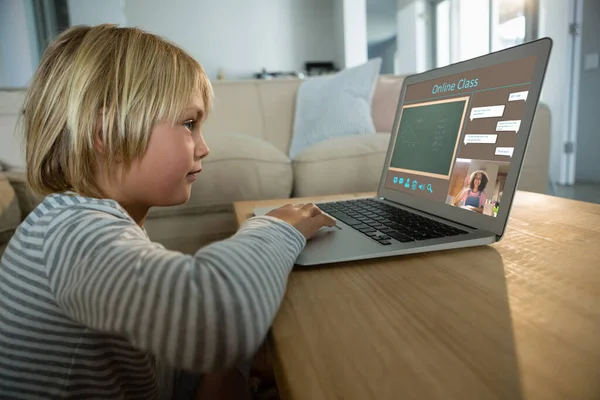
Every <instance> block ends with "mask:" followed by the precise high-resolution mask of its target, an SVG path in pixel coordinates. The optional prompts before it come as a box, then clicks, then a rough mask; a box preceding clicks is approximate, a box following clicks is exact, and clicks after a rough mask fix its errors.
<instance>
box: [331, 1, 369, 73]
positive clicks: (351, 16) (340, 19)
mask: <svg viewBox="0 0 600 400" xmlns="http://www.w3.org/2000/svg"><path fill="white" fill-rule="evenodd" d="M332 10H333V15H332V18H333V23H331V26H332V28H333V30H334V32H333V38H334V41H333V45H334V46H335V47H336V49H335V50H334V54H335V55H336V66H337V67H338V68H339V69H344V68H352V67H355V66H357V65H360V64H363V63H365V62H367V59H368V54H367V53H368V50H367V47H368V46H367V3H366V0H333V4H332Z"/></svg>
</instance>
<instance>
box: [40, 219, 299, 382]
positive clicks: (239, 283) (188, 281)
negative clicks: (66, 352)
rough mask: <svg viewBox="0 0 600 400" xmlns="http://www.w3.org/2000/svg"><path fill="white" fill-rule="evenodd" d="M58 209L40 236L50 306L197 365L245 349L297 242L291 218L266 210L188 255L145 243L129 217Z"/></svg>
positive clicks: (211, 365)
mask: <svg viewBox="0 0 600 400" xmlns="http://www.w3.org/2000/svg"><path fill="white" fill-rule="evenodd" d="M63 214H64V215H62V216H61V218H57V219H58V220H60V221H59V222H57V224H59V225H60V226H57V227H54V229H52V230H53V232H54V233H53V234H52V235H51V237H49V238H48V241H47V242H46V265H47V268H48V277H49V281H50V285H51V288H52V290H53V292H54V295H55V297H56V301H57V303H58V305H59V306H60V307H61V308H62V309H63V310H64V311H65V312H66V313H67V314H68V315H69V316H70V317H71V318H73V319H74V320H76V321H78V322H80V323H82V324H84V325H86V326H89V327H90V328H92V329H95V330H98V331H102V332H106V333H112V334H117V335H120V336H123V337H125V338H127V340H129V341H130V343H132V345H133V346H135V347H136V348H138V349H140V350H143V351H147V352H149V353H152V354H155V355H156V356H158V357H159V358H160V359H162V360H163V361H166V362H168V363H169V364H171V365H172V366H174V367H178V368H186V369H192V370H196V371H198V372H208V371H212V370H215V369H221V368H228V367H231V366H233V365H236V364H238V363H239V362H240V361H243V360H246V359H248V358H250V357H251V356H252V355H253V354H254V352H255V351H256V350H257V349H258V347H259V346H260V344H261V342H262V341H263V340H264V337H265V336H266V334H267V332H268V330H269V327H270V325H271V324H272V322H273V319H274V317H275V314H276V312H277V310H278V308H279V305H280V303H281V301H282V299H283V295H284V292H285V288H286V283H287V278H288V275H289V273H290V271H291V269H292V266H293V264H294V261H295V260H296V258H297V256H298V254H299V253H300V251H301V250H302V248H303V247H304V245H305V244H306V241H305V239H304V237H303V236H302V234H300V232H298V231H297V230H296V229H295V228H293V227H292V226H291V225H288V224H287V223H285V222H283V221H280V220H277V219H275V218H273V217H269V216H265V217H257V218H253V219H251V220H249V221H247V222H246V224H245V225H244V226H243V227H242V228H241V229H240V230H239V231H238V232H237V233H236V234H235V235H234V236H233V237H232V238H230V239H227V240H223V241H221V242H217V243H213V244H211V245H209V246H206V247H204V248H202V249H201V250H199V251H198V252H197V253H196V254H195V255H194V256H191V255H185V254H182V253H179V252H173V251H169V250H166V249H164V248H163V247H162V246H160V245H156V244H153V243H151V242H150V241H149V240H148V239H147V238H146V237H145V236H144V235H143V234H142V232H141V230H140V229H139V228H138V227H137V226H136V225H134V224H133V223H132V222H131V221H127V220H124V219H120V218H117V217H114V216H110V215H107V214H105V213H101V212H96V211H90V210H84V211H82V210H78V211H77V212H66V213H63Z"/></svg>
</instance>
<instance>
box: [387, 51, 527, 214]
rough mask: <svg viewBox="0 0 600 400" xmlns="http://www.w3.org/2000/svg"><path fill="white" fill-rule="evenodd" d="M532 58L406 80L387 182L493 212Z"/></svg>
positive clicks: (516, 129)
mask: <svg viewBox="0 0 600 400" xmlns="http://www.w3.org/2000/svg"><path fill="white" fill-rule="evenodd" d="M535 64H536V57H535V56H529V57H526V58H521V59H518V60H514V61H510V62H506V63H504V64H496V65H492V66H489V67H486V68H480V69H473V70H470V71H466V72H462V73H460V74H456V75H449V76H446V77H443V78H439V79H435V80H431V81H425V82H420V83H416V84H412V85H409V86H407V87H406V91H405V96H404V101H403V103H402V107H400V108H399V111H398V112H399V113H400V116H399V122H398V124H397V126H396V129H397V131H396V132H395V140H394V142H393V143H392V146H393V148H392V153H391V157H390V158H389V160H390V164H389V165H388V171H387V174H386V177H385V183H384V186H385V187H386V188H388V189H392V190H397V191H401V192H405V193H409V194H411V195H414V196H420V197H423V198H428V199H432V200H436V201H439V202H443V203H446V204H448V206H449V207H458V208H461V209H463V210H464V212H474V213H481V214H484V215H487V216H490V217H495V216H496V215H497V213H498V209H499V206H500V204H501V203H502V193H503V190H504V184H505V182H506V178H507V176H508V171H509V166H510V162H511V157H512V155H513V152H514V149H515V144H516V141H517V137H518V135H519V128H520V125H521V119H522V117H523V113H524V109H525V103H526V102H527V95H528V93H529V88H530V86H531V81H532V79H533V75H534V70H535ZM533 101H535V99H533Z"/></svg>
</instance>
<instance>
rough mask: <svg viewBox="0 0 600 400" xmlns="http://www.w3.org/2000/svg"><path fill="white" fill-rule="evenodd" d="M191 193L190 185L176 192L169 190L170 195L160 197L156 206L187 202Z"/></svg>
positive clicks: (176, 204)
mask: <svg viewBox="0 0 600 400" xmlns="http://www.w3.org/2000/svg"><path fill="white" fill-rule="evenodd" d="M191 195H192V189H191V187H189V186H188V187H187V188H185V189H182V190H180V191H178V192H177V193H173V192H171V194H170V196H164V197H163V198H162V199H160V204H157V205H156V206H158V207H169V206H178V205H180V204H184V203H187V202H188V201H189V199H190V197H191Z"/></svg>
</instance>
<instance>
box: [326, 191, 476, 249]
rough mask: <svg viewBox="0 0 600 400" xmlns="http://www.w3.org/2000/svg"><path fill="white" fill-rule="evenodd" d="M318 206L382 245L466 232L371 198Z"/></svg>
mask: <svg viewBox="0 0 600 400" xmlns="http://www.w3.org/2000/svg"><path fill="white" fill-rule="evenodd" d="M317 206H318V207H319V208H320V209H321V210H323V211H324V212H326V213H327V214H329V215H331V216H332V217H334V218H336V219H337V220H340V221H342V222H344V223H345V224H346V225H349V226H351V227H352V228H353V229H356V230H357V231H359V232H361V233H362V234H364V235H366V236H368V237H369V238H371V239H373V240H375V241H377V242H378V243H380V244H382V245H390V244H392V240H397V241H398V242H401V243H407V242H414V241H417V240H426V239H435V238H441V237H445V236H455V235H462V234H466V233H467V232H466V231H463V230H462V229H457V228H455V227H452V226H450V225H446V224H443V223H441V222H438V221H435V220H433V219H430V218H427V217H424V216H422V215H419V214H415V213H413V212H410V211H407V210H402V209H400V208H396V207H392V206H390V205H388V204H385V203H383V202H381V201H377V200H374V199H357V200H345V201H337V202H331V203H320V204H317Z"/></svg>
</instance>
